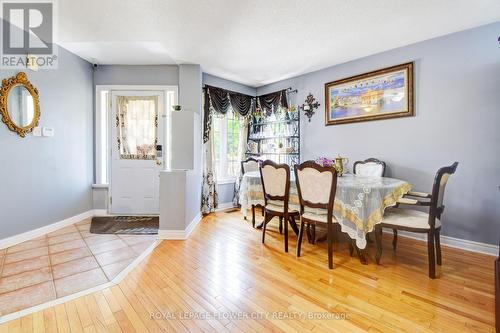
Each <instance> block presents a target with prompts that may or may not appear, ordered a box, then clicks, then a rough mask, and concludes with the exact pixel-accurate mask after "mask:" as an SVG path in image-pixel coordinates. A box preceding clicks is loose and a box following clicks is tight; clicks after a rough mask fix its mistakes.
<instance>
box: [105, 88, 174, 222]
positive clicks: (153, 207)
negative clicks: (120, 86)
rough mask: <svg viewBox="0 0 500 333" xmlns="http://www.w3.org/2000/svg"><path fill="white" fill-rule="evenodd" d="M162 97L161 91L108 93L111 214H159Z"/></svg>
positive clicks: (162, 125) (162, 127)
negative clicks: (109, 95) (109, 106)
mask: <svg viewBox="0 0 500 333" xmlns="http://www.w3.org/2000/svg"><path fill="white" fill-rule="evenodd" d="M164 98H165V96H164V93H163V92H162V91H112V93H111V108H112V113H111V115H112V118H111V122H110V124H111V139H110V140H111V141H110V143H111V168H110V169H111V177H110V178H111V184H110V185H111V198H110V212H111V213H112V214H120V215H158V214H159V200H158V197H159V183H160V177H159V172H160V170H161V169H163V161H164V158H163V154H164V149H163V147H164V142H163V141H164V133H163V130H164V121H163V118H162V115H163V114H164V110H163V109H164V106H163V105H164ZM160 147H161V148H160Z"/></svg>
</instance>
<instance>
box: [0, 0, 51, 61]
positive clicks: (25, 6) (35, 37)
mask: <svg viewBox="0 0 500 333" xmlns="http://www.w3.org/2000/svg"><path fill="white" fill-rule="evenodd" d="M1 36H2V43H1V46H2V50H1V53H2V59H1V67H2V68H9V69H12V68H26V67H29V68H39V67H41V68H46V69H47V68H55V67H56V60H57V55H55V54H54V51H55V49H56V47H55V45H54V43H53V41H54V8H53V3H52V2H13V1H2V34H1Z"/></svg>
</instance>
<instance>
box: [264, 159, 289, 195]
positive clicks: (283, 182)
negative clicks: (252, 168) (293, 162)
mask: <svg viewBox="0 0 500 333" xmlns="http://www.w3.org/2000/svg"><path fill="white" fill-rule="evenodd" d="M260 172H261V176H262V186H263V189H264V195H265V196H266V197H268V199H269V197H284V196H285V195H286V194H287V188H289V179H290V168H289V167H288V165H286V164H276V163H274V162H272V161H264V162H263V163H262V166H261V169H260ZM287 185H288V186H287ZM271 199H272V198H271Z"/></svg>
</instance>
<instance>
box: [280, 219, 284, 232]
mask: <svg viewBox="0 0 500 333" xmlns="http://www.w3.org/2000/svg"><path fill="white" fill-rule="evenodd" d="M282 233H283V216H280V234H282Z"/></svg>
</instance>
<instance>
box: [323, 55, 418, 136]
mask: <svg viewBox="0 0 500 333" xmlns="http://www.w3.org/2000/svg"><path fill="white" fill-rule="evenodd" d="M411 116H414V105H413V62H408V63H404V64H400V65H396V66H391V67H387V68H384V69H380V70H376V71H372V72H369V73H364V74H360V75H355V76H351V77H348V78H345V79H341V80H336V81H333V82H328V83H325V125H326V126H329V125H339V124H348V123H356V122H361V121H370V120H380V119H391V118H400V117H411Z"/></svg>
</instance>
